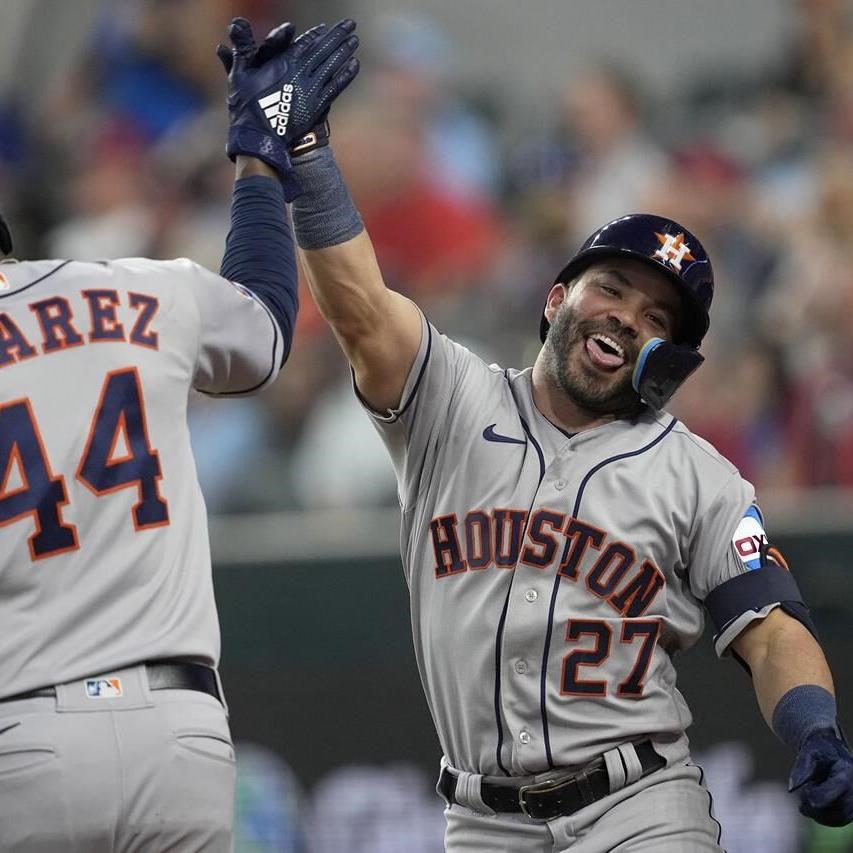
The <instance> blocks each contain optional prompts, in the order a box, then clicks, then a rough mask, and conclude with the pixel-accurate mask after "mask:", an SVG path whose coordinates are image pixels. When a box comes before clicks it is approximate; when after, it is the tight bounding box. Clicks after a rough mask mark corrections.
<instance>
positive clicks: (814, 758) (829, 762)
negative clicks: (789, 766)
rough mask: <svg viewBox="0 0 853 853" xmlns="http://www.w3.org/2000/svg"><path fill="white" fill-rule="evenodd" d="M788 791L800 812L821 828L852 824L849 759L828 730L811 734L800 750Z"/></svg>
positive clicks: (843, 746) (852, 785)
mask: <svg viewBox="0 0 853 853" xmlns="http://www.w3.org/2000/svg"><path fill="white" fill-rule="evenodd" d="M788 790H789V791H796V793H797V796H798V797H799V799H800V812H801V813H802V814H804V815H805V816H806V817H810V818H812V819H813V820H816V821H817V822H818V823H822V824H824V825H825V826H845V825H846V824H848V823H850V822H851V821H853V756H851V755H850V750H849V749H848V748H847V745H846V744H845V743H844V741H842V740H841V739H840V738H839V737H838V735H836V733H835V732H834V731H833V730H832V729H818V730H817V731H816V732H812V734H810V735H809V736H808V737H807V738H806V739H805V740H804V741H803V743H802V745H801V746H800V751H799V753H797V758H796V760H795V761H794V768H793V770H791V778H790V779H789V781H788Z"/></svg>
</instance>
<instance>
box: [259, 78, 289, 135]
mask: <svg viewBox="0 0 853 853" xmlns="http://www.w3.org/2000/svg"><path fill="white" fill-rule="evenodd" d="M292 100H293V84H291V83H285V84H284V85H283V86H282V87H281V90H280V91H275V92H272V93H271V94H269V95H265V96H264V97H263V98H258V106H259V107H260V108H261V109H262V110H263V111H264V115H265V116H266V117H267V118H268V119H269V123H270V125H271V126H272V129H273V130H274V131H275V132H276V133H277V134H278V135H279V136H284V133H285V131H286V130H287V121H288V119H289V118H290V102H291V101H292Z"/></svg>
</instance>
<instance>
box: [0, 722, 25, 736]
mask: <svg viewBox="0 0 853 853" xmlns="http://www.w3.org/2000/svg"><path fill="white" fill-rule="evenodd" d="M20 725H21V724H20V722H18V723H12V725H11V726H6V728H5V729H0V735H4V734H6V732H8V731H9V730H10V729H14V728H16V727H17V726H20Z"/></svg>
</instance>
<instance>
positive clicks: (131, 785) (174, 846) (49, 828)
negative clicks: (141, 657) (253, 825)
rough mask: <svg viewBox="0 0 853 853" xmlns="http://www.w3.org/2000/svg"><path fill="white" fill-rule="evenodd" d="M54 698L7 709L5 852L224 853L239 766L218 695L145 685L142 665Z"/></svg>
mask: <svg viewBox="0 0 853 853" xmlns="http://www.w3.org/2000/svg"><path fill="white" fill-rule="evenodd" d="M109 675H110V676H118V677H119V678H120V679H121V685H122V693H123V695H121V696H118V697H98V698H92V697H91V696H89V695H87V693H86V689H85V681H86V680H83V681H77V682H71V683H69V684H64V685H59V686H58V687H57V695H56V697H55V698H35V699H22V700H14V701H9V702H0V850H9V851H16V853H60V851H61V853H119V851H120V852H121V853H167V851H172V853H195V852H196V851H198V853H201V851H204V853H229V851H230V850H231V830H232V822H233V810H234V785H235V778H236V770H235V763H234V748H233V745H232V742H231V736H230V733H229V729H228V720H227V713H226V710H225V709H224V708H223V706H222V705H221V704H220V703H219V701H218V700H217V699H215V698H214V697H213V696H209V695H207V694H206V693H201V692H198V691H194V690H157V691H151V690H149V688H148V679H147V675H146V672H145V669H144V667H141V666H139V667H133V668H131V669H125V670H119V671H117V672H116V673H110V674H109Z"/></svg>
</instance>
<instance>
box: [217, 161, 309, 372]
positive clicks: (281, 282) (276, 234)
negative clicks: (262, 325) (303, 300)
mask: <svg viewBox="0 0 853 853" xmlns="http://www.w3.org/2000/svg"><path fill="white" fill-rule="evenodd" d="M219 273H220V275H221V276H223V278H227V279H229V280H230V281H235V282H238V283H239V284H242V285H243V286H244V287H246V288H248V289H249V290H251V291H252V293H254V294H255V295H256V296H258V298H260V299H261V300H263V302H264V304H265V305H266V306H267V308H269V310H270V312H271V313H272V315H273V317H275V319H276V321H277V322H278V325H279V328H280V329H281V335H282V338H283V340H284V350H283V355H282V359H281V362H282V364H284V362H285V361H286V359H287V356H288V355H289V354H290V346H291V343H292V342H293V327H294V325H295V322H296V312H297V310H298V308H299V297H298V292H297V290H298V279H297V274H296V259H295V256H294V249H293V233H292V232H291V230H290V222H289V221H288V218H287V212H286V208H285V204H284V192H283V191H282V188H281V183H280V182H279V181H277V180H276V179H274V178H267V177H264V176H263V175H251V176H249V177H247V178H240V180H238V181H236V182H235V184H234V195H233V199H232V202H231V230H230V231H229V232H228V237H227V239H226V241H225V254H224V256H223V258H222V266H221V267H220V270H219Z"/></svg>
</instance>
